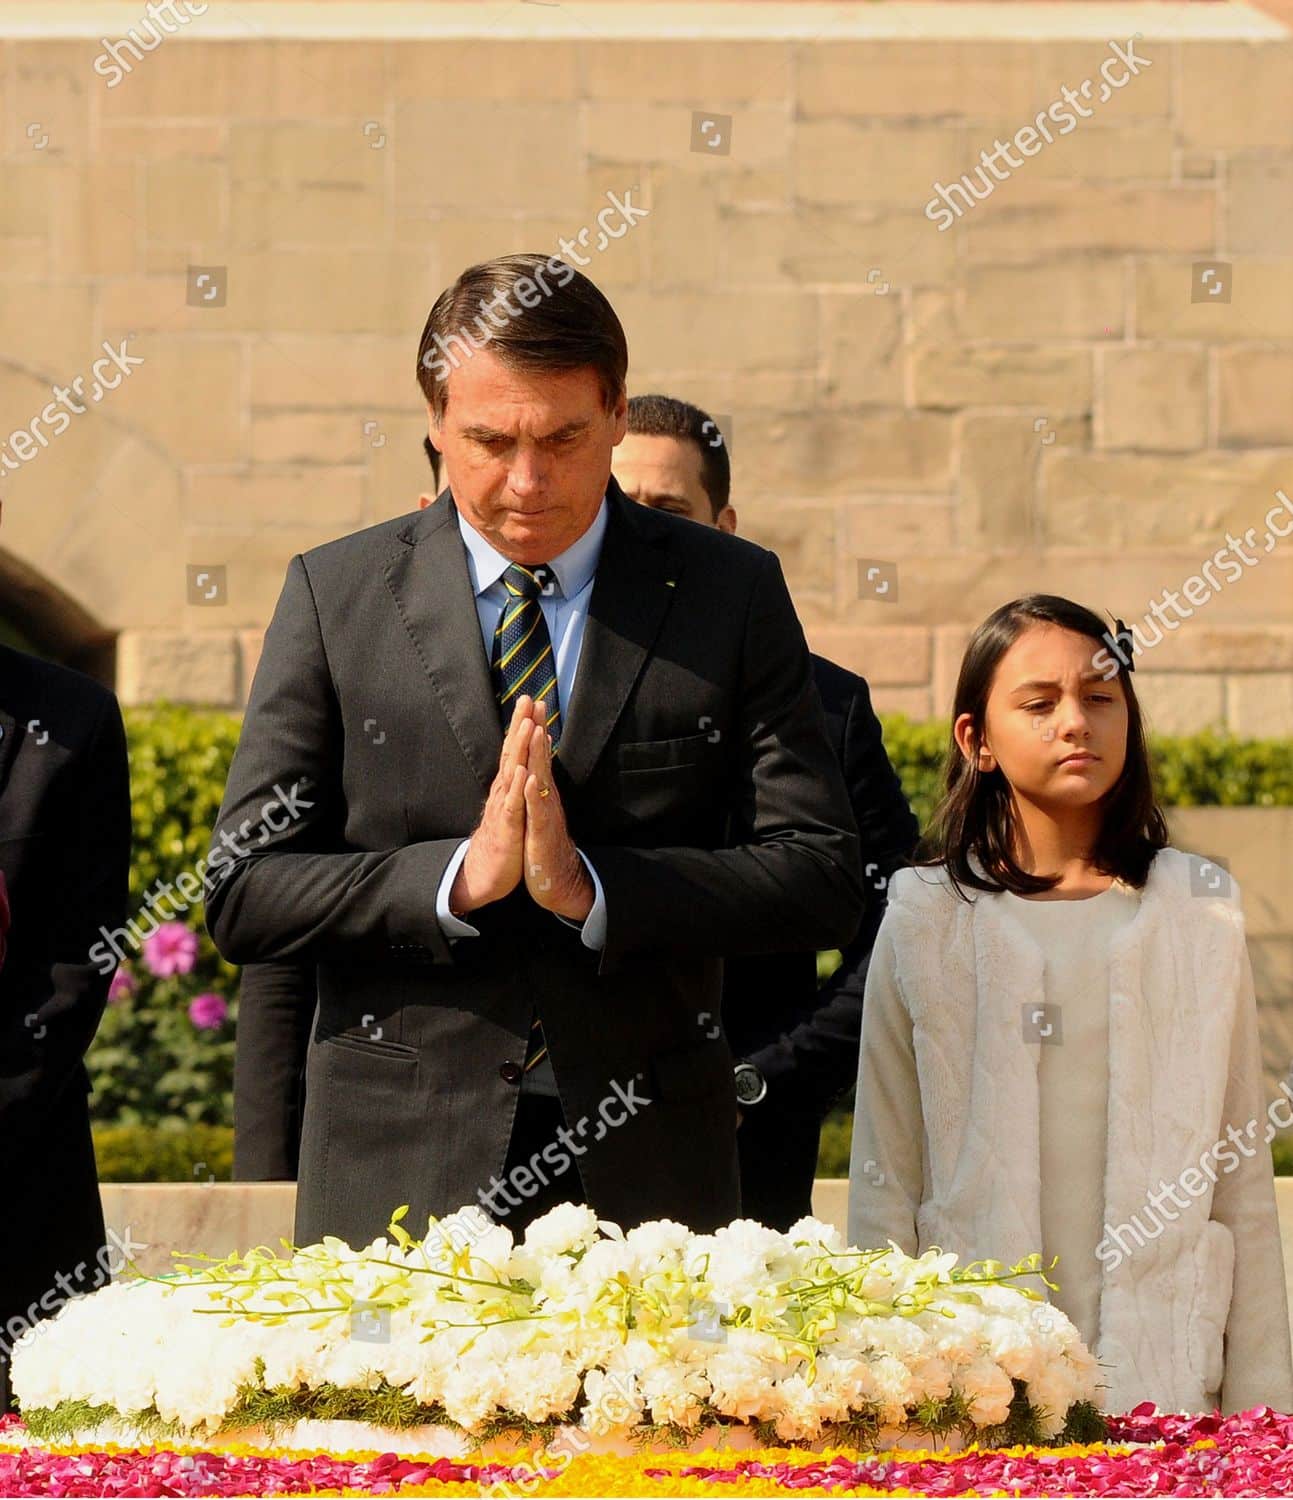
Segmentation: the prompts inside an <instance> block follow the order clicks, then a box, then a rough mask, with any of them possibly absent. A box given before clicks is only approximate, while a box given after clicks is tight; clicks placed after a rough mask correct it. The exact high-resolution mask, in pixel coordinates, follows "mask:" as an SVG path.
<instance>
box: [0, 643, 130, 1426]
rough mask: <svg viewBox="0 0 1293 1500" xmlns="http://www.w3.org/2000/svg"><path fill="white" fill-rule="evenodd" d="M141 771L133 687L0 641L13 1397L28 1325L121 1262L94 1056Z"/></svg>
mask: <svg viewBox="0 0 1293 1500" xmlns="http://www.w3.org/2000/svg"><path fill="white" fill-rule="evenodd" d="M129 879H130V777H129V771H128V767H127V761H126V740H125V731H124V730H123V728H122V723H121V711H120V710H119V708H118V707H117V700H116V699H115V698H114V697H113V695H112V694H111V693H110V692H109V691H108V690H107V689H106V688H104V687H101V686H100V685H99V684H98V683H97V682H94V681H92V680H91V679H90V678H88V677H83V676H82V675H81V674H80V673H79V672H73V671H70V670H69V669H67V668H65V667H60V666H55V665H53V664H52V663H50V662H46V661H40V660H38V659H37V658H36V657H33V656H28V655H26V654H24V653H23V652H20V651H14V650H12V649H10V648H9V647H8V646H0V889H3V891H4V893H5V895H4V905H5V906H6V907H7V910H8V922H7V931H6V932H5V934H4V937H3V944H2V946H3V955H4V956H3V966H2V967H0V1027H3V1042H2V1044H0V1140H3V1141H4V1147H5V1199H6V1202H7V1203H8V1204H9V1205H10V1208H11V1217H10V1225H9V1232H8V1233H6V1234H5V1235H4V1236H3V1237H2V1238H0V1398H2V1399H0V1410H5V1409H7V1408H8V1406H10V1405H11V1404H12V1395H11V1392H10V1389H9V1355H10V1351H11V1350H12V1347H13V1344H14V1343H15V1342H16V1340H17V1339H18V1338H19V1337H21V1335H22V1333H23V1332H24V1331H25V1329H26V1328H28V1327H30V1326H31V1325H32V1324H34V1323H36V1322H37V1321H39V1320H40V1319H42V1318H47V1317H50V1316H51V1315H52V1314H53V1313H55V1312H57V1311H58V1310H59V1308H60V1307H61V1306H62V1305H63V1304H64V1303H65V1302H66V1301H67V1300H68V1298H69V1297H71V1296H75V1295H80V1294H82V1293H85V1292H91V1291H94V1290H95V1289H96V1288H97V1287H98V1286H100V1285H102V1284H103V1283H104V1282H106V1281H107V1280H108V1279H109V1276H108V1271H109V1269H113V1267H111V1264H110V1259H109V1258H108V1257H107V1255H106V1254H105V1251H106V1249H107V1246H106V1242H105V1233H104V1223H103V1209H102V1206H101V1204H100V1201H99V1183H98V1174H97V1172H96V1170H95V1163H94V1144H93V1141H92V1140H91V1137H90V1109H89V1101H88V1099H87V1094H88V1093H89V1089H90V1077H89V1074H88V1073H87V1072H86V1069H85V1064H84V1061H83V1059H84V1057H85V1053H86V1050H87V1048H88V1047H89V1045H90V1043H91V1041H92V1040H93V1038H94V1033H95V1031H96V1030H97V1028H98V1025H99V1019H100V1017H101V1016H102V1014H103V1007H104V1005H105V1003H106V1002H107V997H108V984H109V981H110V980H111V978H112V971H111V969H109V970H108V972H107V973H104V972H102V970H101V969H100V968H99V967H97V966H96V965H95V964H94V963H93V962H92V961H91V959H90V956H89V955H90V950H91V948H92V947H93V946H94V944H95V942H96V940H97V939H98V937H99V935H100V933H99V929H100V927H101V926H106V927H108V928H115V927H117V926H119V925H120V924H121V923H122V922H124V920H125V916H126V904H127V899H128V896H127V892H128V887H129Z"/></svg>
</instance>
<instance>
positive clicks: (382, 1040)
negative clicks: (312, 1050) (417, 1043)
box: [319, 1031, 418, 1062]
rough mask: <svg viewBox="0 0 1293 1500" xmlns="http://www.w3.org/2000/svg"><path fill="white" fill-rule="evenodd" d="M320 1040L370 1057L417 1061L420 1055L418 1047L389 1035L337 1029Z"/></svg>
mask: <svg viewBox="0 0 1293 1500" xmlns="http://www.w3.org/2000/svg"><path fill="white" fill-rule="evenodd" d="M319 1040H320V1041H321V1042H326V1043H327V1044H328V1045H329V1046H331V1047H344V1048H345V1049H346V1051H347V1052H359V1053H362V1054H364V1055H366V1056H369V1057H392V1058H402V1059H404V1060H406V1061H408V1060H411V1061H413V1062H416V1061H417V1056H418V1049H417V1048H416V1047H410V1046H409V1045H408V1043H407V1042H395V1041H391V1040H390V1039H388V1038H387V1037H370V1036H363V1035H360V1036H356V1035H355V1034H354V1033H353V1032H349V1031H337V1032H333V1033H332V1035H330V1036H323V1037H320V1038H319Z"/></svg>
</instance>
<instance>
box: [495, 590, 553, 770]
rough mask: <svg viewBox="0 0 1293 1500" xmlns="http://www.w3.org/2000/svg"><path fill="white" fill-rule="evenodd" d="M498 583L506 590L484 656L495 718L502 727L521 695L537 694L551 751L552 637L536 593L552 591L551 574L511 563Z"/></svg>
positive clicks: (507, 721)
mask: <svg viewBox="0 0 1293 1500" xmlns="http://www.w3.org/2000/svg"><path fill="white" fill-rule="evenodd" d="M503 583H504V585H505V587H506V588H507V602H506V604H504V606H503V613H502V615H501V616H500V617H499V622H498V629H497V630H495V632H494V649H493V654H492V657H491V660H490V673H491V675H492V677H493V681H494V696H495V697H496V698H497V699H498V710H499V717H500V718H501V719H502V721H503V728H504V729H506V728H507V726H508V725H509V724H510V723H511V722H512V711H513V710H514V709H515V707H516V700H517V698H518V697H519V695H520V694H521V693H528V694H529V695H530V697H531V698H542V699H543V702H544V706H545V708H546V709H547V711H548V733H549V734H550V735H551V736H552V748H553V749H554V750H555V749H556V748H557V741H558V740H559V739H560V738H561V709H560V707H559V705H558V702H557V662H556V658H555V657H554V656H553V654H552V640H551V637H550V636H549V635H548V623H547V621H546V620H545V619H544V618H543V610H542V608H541V606H540V604H539V595H540V594H548V595H551V594H552V593H554V592H555V590H556V588H557V577H556V574H555V573H553V571H552V569H551V568H549V567H547V566H546V565H545V564H543V563H537V564H536V565H535V566H534V567H532V568H527V567H523V566H522V565H521V564H520V563H511V564H509V565H508V567H507V569H506V571H505V572H504V574H503Z"/></svg>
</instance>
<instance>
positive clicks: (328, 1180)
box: [207, 255, 862, 1243]
mask: <svg viewBox="0 0 1293 1500" xmlns="http://www.w3.org/2000/svg"><path fill="white" fill-rule="evenodd" d="M513 299H515V305H514V303H513ZM500 303H501V304H502V306H503V308H504V309H505V310H506V316H505V317H503V318H502V320H501V324H500V321H499V320H498V318H497V317H496V314H497V313H498V310H499V305H500ZM477 308H479V310H480V313H481V314H482V315H483V316H477V315H476V310H477ZM473 326H474V329H475V333H474V334H473V332H472V329H473ZM626 369H627V349H626V345H625V341H624V334H623V330H622V328H621V327H620V324H619V320H618V319H617V318H616V317H615V314H614V311H613V310H612V309H611V307H610V305H609V303H607V302H606V299H605V298H604V297H603V296H602V294H601V293H600V292H599V291H598V290H597V289H596V287H594V286H593V284H592V283H591V282H590V281H588V280H587V278H585V277H582V276H580V275H579V274H578V273H577V272H575V271H574V270H573V268H571V267H570V266H567V265H565V264H563V263H562V262H560V261H557V260H556V259H555V258H550V259H548V260H546V261H545V260H544V259H543V258H542V257H540V256H530V255H527V256H507V257H504V258H502V259H501V260H498V261H493V262H489V263H487V264H485V265H483V266H477V267H472V268H470V269H469V270H468V271H467V272H464V273H463V275H462V276H460V277H459V278H458V280H457V281H456V282H455V283H454V285H453V286H452V287H450V288H449V289H448V290H447V291H446V292H444V293H443V294H442V295H441V297H440V298H439V299H437V302H436V304H435V306H434V307H433V308H432V311H431V315H430V317H429V318H428V320H427V325H426V327H425V329H424V330H423V335H422V340H421V344H420V346H419V351H418V378H419V383H420V384H421V386H422V390H423V394H424V396H425V397H426V400H427V404H428V413H429V422H430V435H431V437H432V440H433V441H434V442H435V444H436V446H437V447H438V448H439V449H440V451H441V453H442V455H443V457H444V461H445V467H446V471H447V478H448V488H447V489H446V492H445V493H444V494H443V495H442V496H441V497H440V498H439V499H438V500H437V501H436V502H435V504H434V505H431V506H429V507H428V508H427V509H426V510H424V511H421V512H419V513H418V514H417V515H415V516H412V517H406V518H402V519H398V520H395V521H392V522H387V523H384V524H382V525H379V526H375V527H371V528H369V529H368V530H366V531H363V532H359V533H357V534H355V535H353V536H350V537H345V538H342V539H341V540H340V541H337V542H333V543H329V544H327V545H326V546H322V547H318V548H315V549H314V550H312V551H311V552H310V553H308V554H305V555H303V556H298V557H295V558H294V559H293V560H292V563H291V566H290V568H289V571H288V577H287V582H286V584H285V586H284V589H283V593H282V596H281V598H280V600H279V603H278V606H277V608H276V610H275V614H274V618H273V620H272V622H271V624H270V627H269V630H268V632H267V633H266V637H265V646H264V651H263V653H262V656H261V661H260V666H259V668H258V670H257V673H256V679H255V682H254V684H253V687H252V691H251V696H250V700H249V703H248V707H247V714H246V719H245V722H244V726H243V732H242V736H241V739H240V742H239V746H238V750H237V752H236V754H235V756H234V761H233V765H232V767H231V769H230V773H229V783H228V787H227V788H226V793H225V799H224V804H223V806H222V807H221V812H220V818H219V822H218V825H217V830H216V834H215V842H214V845H213V849H212V853H211V856H210V860H209V869H210V870H219V871H220V872H221V873H220V876H219V879H218V883H217V884H216V886H215V889H214V890H213V891H212V893H211V895H210V896H209V898H208V901H207V920H208V923H209V925H210V929H211V933H212V936H213V938H214V939H215V942H216V944H217V946H218V947H219V948H220V950H221V951H222V952H223V953H224V954H225V956H226V957H227V958H228V959H230V960H231V961H232V962H235V963H249V962H257V961H263V960H270V959H298V960H300V959H307V958H312V959H313V961H314V963H315V965H316V970H317V978H318V988H319V1009H318V1016H317V1020H316V1024H315V1030H314V1035H313V1037H312V1040H311V1044H310V1054H309V1060H308V1064H307V1084H306V1105H305V1121H304V1127H303V1134H302V1143H301V1160H300V1169H299V1173H298V1193H297V1224H296V1233H297V1237H298V1239H312V1238H316V1237H317V1236H319V1235H320V1234H323V1233H334V1234H338V1235H340V1236H342V1237H344V1238H346V1239H349V1240H350V1241H351V1242H353V1243H357V1242H362V1241H364V1240H366V1239H367V1238H369V1237H371V1236H373V1235H375V1234H377V1233H379V1232H380V1231H381V1230H382V1229H383V1228H384V1226H385V1224H386V1221H387V1217H388V1215H389V1213H390V1212H391V1210H392V1209H393V1208H394V1207H395V1206H397V1205H398V1204H400V1203H405V1202H407V1203H409V1204H410V1205H411V1222H412V1223H418V1222H419V1221H422V1222H424V1221H425V1217H426V1215H427V1213H428V1212H432V1213H436V1214H443V1213H445V1212H447V1211H450V1210H452V1209H454V1208H457V1207H459V1206H460V1205H462V1204H464V1203H471V1202H475V1201H481V1202H485V1203H487V1205H488V1206H489V1207H490V1208H491V1210H492V1211H493V1212H495V1213H497V1214H499V1215H500V1216H501V1217H506V1218H507V1221H508V1222H509V1223H510V1224H512V1225H515V1226H517V1227H519V1226H520V1225H521V1224H522V1223H524V1222H526V1221H528V1219H529V1218H531V1217H533V1216H534V1215H535V1214H536V1213H538V1212H541V1211H542V1210H543V1209H544V1208H545V1207H547V1206H549V1205H550V1204H551V1203H552V1202H560V1201H562V1200H563V1199H574V1200H577V1201H579V1200H586V1201H587V1202H589V1203H590V1204H592V1206H593V1207H594V1208H595V1209H596V1210H597V1212H598V1213H599V1214H600V1215H601V1216H603V1217H606V1218H611V1219H615V1220H618V1221H620V1222H622V1223H625V1224H631V1223H637V1222H639V1221H641V1220H643V1219H650V1218H656V1217H660V1216H667V1217H671V1218H676V1219H680V1220H683V1221H685V1222H688V1223H690V1224H692V1225H694V1226H695V1227H697V1228H702V1229H703V1228H711V1227H714V1226H717V1225H719V1224H722V1223H725V1222H727V1221H729V1220H730V1219H732V1218H733V1217H734V1216H735V1215H736V1214H737V1212H738V1211H739V1207H740V1204H739V1185H738V1174H737V1159H736V1111H735V1107H734V1101H735V1094H734V1083H733V1071H732V1058H731V1053H730V1051H729V1049H728V1047H727V1044H726V1042H725V1040H724V1039H723V1036H722V1034H721V1030H720V1031H719V1032H718V1034H717V1035H714V1034H713V1032H714V1028H713V1027H712V1026H710V1025H709V1024H708V1023H709V1021H710V1019H711V1018H712V1017H713V1016H714V1015H715V1014H716V1013H717V1011H718V1007H719V1001H720V980H721V970H722V958H723V956H724V955H726V954H734V953H758V952H777V951H796V950H799V951H802V950H804V949H811V948H815V947H831V946H835V945H837V944H842V943H845V942H847V941H848V940H849V939H850V938H851V937H852V935H853V933H854V931H855V929H856V927H857V924H858V921H859V918H860V913H861V905H862V891H861V867H860V863H859V859H858V845H857V831H856V826H855V824H854V820H853V817H852V814H851V812H850V811H849V805H848V797H847V794H846V791H845V788H844V785H843V781H842V779H841V776H840V772H839V767H838V764H837V763H836V761H835V758H834V757H833V755H832V754H831V750H830V746H829V743H828V741H827V739H826V734H825V724H824V720H823V716H822V711H821V705H820V703H819V702H818V701H817V696H816V693H815V692H814V690H813V685H812V677H811V672H810V668H809V662H808V652H807V648H806V647H805V645H804V639H803V632H802V630H801V628H800V626H799V622H798V620H797V618H796V616H795V613H794V609H793V607H792V605H791V603H790V598H789V595H788V593H787V591H786V587H785V582H784V579H783V578H782V575H781V569H780V567H779V565H778V564H777V560H776V558H775V557H774V556H773V555H772V554H771V553H769V552H766V551H765V550H764V549H762V548H759V547H755V546H753V545H752V544H749V543H746V542H743V541H741V540H739V539H735V538H724V537H720V536H718V535H717V534H716V533H714V532H712V531H709V530H707V529H705V528H702V527H696V526H689V525H685V524H684V523H682V522H680V521H677V520H674V519H673V518H671V517H666V516H660V515H657V514H655V513H654V512H651V511H648V510H646V509H644V508H643V507H640V506H635V505H633V504H632V503H631V502H630V501H628V500H626V499H625V497H624V496H623V494H622V493H621V491H620V489H619V487H618V485H616V484H615V482H614V480H613V479H612V478H611V474H610V468H611V450H612V448H613V447H614V445H615V443H617V442H618V441H619V440H620V438H621V437H622V436H623V433H624V422H625V407H626V404H627V402H626V396H625V391H624V381H625V374H626ZM504 731H506V732H504ZM276 802H278V803H280V804H290V810H289V812H288V816H287V817H286V819H284V818H282V817H280V816H279V811H281V808H280V809H278V810H276V812H275V817H274V820H273V822H272V823H270V822H268V819H266V822H267V826H266V827H265V828H264V829H262V830H261V834H260V837H259V839H257V840H251V841H246V840H240V839H239V838H238V836H237V834H236V833H233V832H231V830H236V829H238V828H239V827H240V825H241V824H242V823H243V822H246V821H250V822H252V823H253V824H254V823H255V822H256V810H257V808H268V807H271V806H274V805H275V803H276ZM482 804H483V805H482ZM738 833H739V838H740V841H736V839H735V837H734V835H737V834H738ZM559 1163H560V1165H559ZM500 1174H501V1176H500ZM536 1179H537V1183H536ZM499 1198H502V1200H503V1203H502V1204H499V1202H498V1199H499ZM508 1215H511V1217H508Z"/></svg>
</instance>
